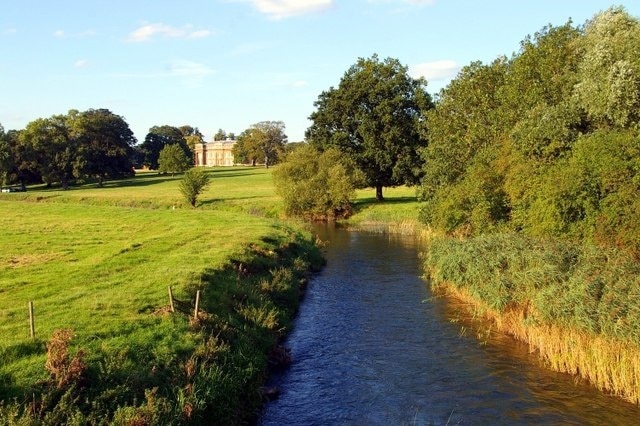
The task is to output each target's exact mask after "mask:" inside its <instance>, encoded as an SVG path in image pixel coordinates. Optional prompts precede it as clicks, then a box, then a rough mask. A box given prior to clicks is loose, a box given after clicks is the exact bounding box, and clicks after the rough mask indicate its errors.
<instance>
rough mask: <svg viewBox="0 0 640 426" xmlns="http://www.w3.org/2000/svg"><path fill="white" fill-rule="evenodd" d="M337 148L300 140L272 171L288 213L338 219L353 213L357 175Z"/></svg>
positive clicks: (315, 218)
mask: <svg viewBox="0 0 640 426" xmlns="http://www.w3.org/2000/svg"><path fill="white" fill-rule="evenodd" d="M353 169H354V167H353V165H352V164H349V160H348V159H347V158H345V157H343V155H342V153H340V151H338V150H337V149H336V148H329V149H327V150H325V151H324V152H320V151H318V150H317V149H316V148H314V147H313V146H311V145H308V144H300V145H299V146H297V147H296V148H295V149H293V150H292V151H291V152H289V154H288V155H287V157H286V159H285V161H284V162H283V163H282V164H280V166H278V168H277V169H276V170H275V171H274V172H273V181H274V184H275V188H276V193H277V194H278V195H280V196H281V197H282V198H283V200H284V205H285V210H286V212H287V214H290V215H295V216H302V217H306V218H309V219H312V220H335V219H340V218H345V217H348V216H349V215H350V214H351V200H352V198H353V196H354V195H355V187H356V183H357V179H358V176H357V174H356V173H355V172H354V170H353Z"/></svg>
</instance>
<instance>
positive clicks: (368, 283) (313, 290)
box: [258, 227, 640, 426]
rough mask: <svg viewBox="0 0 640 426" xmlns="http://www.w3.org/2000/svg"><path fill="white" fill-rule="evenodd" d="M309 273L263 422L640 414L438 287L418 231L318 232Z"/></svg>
mask: <svg viewBox="0 0 640 426" xmlns="http://www.w3.org/2000/svg"><path fill="white" fill-rule="evenodd" d="M318 232H319V233H320V238H321V239H323V240H325V241H328V245H327V247H326V258H327V266H326V267H325V268H324V269H323V271H322V272H321V273H320V274H319V275H317V276H316V277H314V278H313V279H312V280H311V282H310V283H309V287H308V290H307V294H306V296H305V299H304V301H303V303H302V305H301V307H300V311H299V314H298V317H297V319H296V322H295V326H294V329H293V331H292V332H291V334H290V335H289V337H288V339H287V341H286V342H285V346H287V347H289V348H291V355H292V359H293V362H292V364H291V366H290V367H289V368H287V369H286V370H283V371H281V372H276V373H274V374H273V375H272V377H271V380H270V385H272V386H278V387H279V388H280V390H281V394H280V396H279V398H278V399H276V400H274V401H272V402H269V403H268V404H266V406H265V408H264V411H263V413H262V416H261V418H260V419H259V422H258V423H259V424H261V425H265V426H266V425H432V424H435V425H441V424H442V425H444V424H449V425H457V424H474V425H475V424H482V425H484V424H490V425H495V424H509V425H512V424H576V425H585V424H587V425H588V424H593V425H617V424H619V425H633V424H640V409H639V408H638V407H637V406H635V405H632V404H628V403H625V402H623V401H620V400H618V399H616V398H613V397H610V396H607V395H604V394H602V393H601V392H599V391H596V390H594V389H592V388H591V387H589V386H588V385H586V384H584V383H579V382H577V381H576V380H575V379H574V378H572V377H570V376H568V375H565V374H559V373H554V372H550V371H548V370H546V369H545V368H544V367H543V366H542V365H541V363H540V361H538V359H537V358H536V357H535V356H534V355H531V354H529V353H528V350H527V348H526V347H525V346H524V345H523V344H520V343H518V342H515V341H513V340H512V339H510V338H508V337H507V336H504V335H500V334H497V333H491V334H490V335H489V336H487V335H484V334H483V333H481V332H480V333H479V332H477V331H474V330H477V329H478V328H477V327H475V326H474V325H473V324H474V323H473V322H470V321H469V319H468V318H464V317H463V316H461V314H460V313H459V312H460V310H459V309H458V308H459V307H456V306H455V305H454V304H453V303H452V302H451V301H448V300H444V299H442V298H434V297H432V295H431V293H430V291H429V288H428V284H427V283H426V282H425V281H424V280H422V279H421V278H420V261H419V253H418V251H419V250H418V249H419V247H418V245H417V244H416V243H415V242H414V241H413V240H412V239H411V238H402V237H397V236H389V235H380V234H368V233H362V232H347V231H344V230H340V229H335V228H331V227H327V228H322V229H320V230H319V231H318Z"/></svg>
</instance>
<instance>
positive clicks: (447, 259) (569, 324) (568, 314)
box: [425, 236, 640, 404]
mask: <svg viewBox="0 0 640 426" xmlns="http://www.w3.org/2000/svg"><path fill="white" fill-rule="evenodd" d="M474 240H475V241H474ZM515 240H517V242H514V241H515ZM428 246H429V247H430V250H429V251H428V252H427V253H426V254H425V268H426V270H427V271H428V273H429V276H430V278H431V285H432V287H433V288H434V289H435V290H436V291H438V292H440V293H444V294H447V295H449V296H452V297H455V298H457V299H459V300H462V301H463V302H465V303H466V304H468V305H469V306H471V307H472V309H473V310H474V314H475V315H479V316H482V317H483V318H486V319H489V320H490V321H491V322H492V323H493V324H494V326H493V328H494V329H497V330H499V331H501V332H504V333H507V334H510V335H512V336H513V337H515V338H517V339H519V340H521V341H523V342H525V343H527V344H528V345H529V348H530V351H531V352H535V353H538V354H539V356H540V357H541V358H542V359H543V360H544V361H545V362H546V364H547V365H548V366H549V367H550V368H551V369H553V370H556V371H560V372H565V373H570V374H573V375H576V376H578V377H581V378H583V379H586V380H587V381H589V382H590V383H592V384H593V385H594V386H596V387H598V388H599V389H601V390H603V391H605V392H607V393H610V394H612V395H616V396H618V397H621V398H623V399H625V400H628V401H631V402H633V403H636V404H638V403H640V344H638V335H637V332H638V327H637V326H638V324H637V320H638V316H637V314H638V305H640V299H638V298H636V297H635V295H636V293H637V291H638V274H637V272H638V268H639V267H640V265H638V264H637V262H634V261H633V260H632V259H628V260H627V261H623V260H621V259H622V258H621V257H620V256H618V255H615V254H612V253H611V252H606V253H605V252H602V251H597V250H592V249H585V248H580V247H573V248H567V247H568V246H567V245H562V244H560V245H556V244H555V243H554V244H551V245H549V244H548V243H545V244H539V243H535V242H532V241H529V240H525V239H523V238H522V237H517V236H508V237H504V236H502V237H496V236H487V237H479V238H477V239H472V240H471V241H470V240H466V241H461V240H453V239H451V240H445V239H434V240H431V241H430V242H429V243H428ZM623 257H624V256H623Z"/></svg>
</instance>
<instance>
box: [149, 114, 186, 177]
mask: <svg viewBox="0 0 640 426" xmlns="http://www.w3.org/2000/svg"><path fill="white" fill-rule="evenodd" d="M170 144H178V145H179V146H180V147H181V148H182V150H183V151H184V153H185V155H187V156H190V157H191V156H192V152H191V150H190V149H189V146H188V145H187V142H186V140H185V137H184V135H183V133H182V132H181V131H180V129H179V128H177V127H173V126H166V125H165V126H153V127H152V128H150V129H149V133H147V136H146V137H145V138H144V142H143V143H142V144H141V145H140V147H141V148H142V150H143V151H144V153H145V159H144V164H145V165H146V166H147V167H149V168H150V169H154V170H156V169H158V157H159V156H160V151H162V148H164V147H165V146H166V145H170Z"/></svg>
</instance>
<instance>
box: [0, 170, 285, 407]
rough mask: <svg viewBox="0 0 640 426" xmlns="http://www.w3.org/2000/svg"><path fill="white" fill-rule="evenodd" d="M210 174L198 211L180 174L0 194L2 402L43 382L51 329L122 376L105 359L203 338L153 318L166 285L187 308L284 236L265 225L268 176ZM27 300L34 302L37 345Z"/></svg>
mask: <svg viewBox="0 0 640 426" xmlns="http://www.w3.org/2000/svg"><path fill="white" fill-rule="evenodd" d="M211 175H212V183H211V185H210V187H209V189H208V190H207V191H206V192H205V193H204V194H202V196H201V197H200V200H201V206H200V208H198V209H191V208H188V207H186V206H185V203H184V202H183V201H182V199H181V196H180V194H179V192H178V190H177V184H178V181H179V177H174V178H172V177H166V176H158V175H155V174H151V173H146V174H141V175H140V176H137V177H135V178H133V179H129V180H126V181H121V182H112V183H108V184H107V186H106V187H105V188H93V187H92V186H91V185H88V186H85V187H82V188H74V189H71V190H69V191H60V190H56V189H45V188H35V189H32V190H30V191H29V192H27V193H24V194H18V193H13V194H2V195H0V218H1V219H0V227H1V229H2V235H3V238H2V239H0V294H1V295H2V297H0V329H1V330H2V333H1V334H0V399H2V397H3V394H4V396H5V397H7V396H10V395H19V394H20V393H22V392H23V391H24V390H25V389H28V388H30V386H32V385H33V383H34V382H35V381H37V380H42V379H45V378H47V373H46V371H45V370H44V368H43V365H44V362H45V347H44V341H46V340H47V339H48V338H49V337H50V336H51V333H52V332H53V331H54V330H56V329H61V328H71V329H73V331H74V333H75V335H76V337H75V339H74V345H75V346H77V347H82V348H83V349H85V350H88V352H89V356H90V357H92V356H93V357H94V358H101V359H98V360H95V359H94V361H99V363H100V365H101V367H100V368H101V369H102V370H105V369H106V370H108V369H109V368H114V369H115V368H120V366H115V365H114V366H111V367H110V366H109V362H108V361H104V359H103V358H104V356H107V357H112V358H113V359H114V360H112V362H114V363H118V362H125V363H126V362H129V363H135V362H136V360H137V361H141V362H148V361H149V360H151V359H154V360H156V361H158V362H164V361H166V364H170V363H171V362H172V358H173V357H175V354H176V353H187V352H189V351H193V350H194V349H195V348H196V346H197V344H198V343H197V341H196V340H198V339H201V338H200V337H198V336H197V334H194V333H189V332H187V330H188V329H189V324H188V321H187V320H182V319H175V318H167V317H166V316H158V315H152V313H153V311H155V310H157V309H160V308H162V307H164V306H166V305H168V296H167V286H169V285H172V286H173V287H174V291H175V295H176V297H178V298H179V299H183V300H184V299H186V298H187V297H190V296H192V292H191V290H192V289H193V288H194V286H201V285H202V280H203V278H202V277H203V274H204V275H206V274H205V271H211V270H215V269H219V268H220V267H221V266H222V265H223V264H225V263H228V261H229V259H231V258H242V256H243V253H244V251H245V250H246V248H247V247H248V246H249V245H253V246H257V245H264V243H263V241H264V240H270V241H281V242H283V243H284V242H286V241H287V240H290V239H291V238H292V237H291V235H290V231H287V230H286V228H285V227H283V226H282V224H281V223H279V222H277V221H276V220H274V219H269V218H268V217H267V216H273V215H275V214H276V212H277V211H278V210H279V206H278V200H277V199H276V198H275V196H274V194H273V190H272V185H271V178H270V172H269V171H265V170H263V169H252V168H233V169H214V170H212V171H211ZM267 237H268V238H267ZM265 250H266V251H267V252H271V250H272V249H271V248H267V249H265ZM249 293H250V291H248V293H247V294H249ZM247 294H245V295H244V296H242V297H243V298H248V296H247ZM260 297H262V296H260ZM211 299H216V297H211ZM27 301H33V302H34V305H35V316H36V335H37V339H36V340H35V342H32V341H31V340H30V339H29V338H28V334H29V330H28V321H27V318H28V314H27ZM256 306H257V305H256ZM269 306H271V305H269ZM209 308H213V309H215V307H211V306H209ZM234 308H237V306H235V307H229V306H225V307H222V308H221V309H222V310H221V311H220V312H218V313H220V315H222V316H225V315H227V314H226V312H224V309H232V310H233V309H234ZM251 308H252V309H254V307H251ZM255 309H258V308H255ZM274 309H275V308H274ZM256 312H258V311H256ZM229 315H231V314H229ZM225 321H226V320H225ZM229 321H231V320H229ZM281 322H282V321H281ZM194 339H195V340H194ZM98 354H100V355H98ZM105 354H106V355H105ZM109 354H110V355H109ZM143 355H144V356H143ZM118 357H119V358H118ZM116 358H118V359H116ZM149 367H150V366H149ZM132 368H135V366H132Z"/></svg>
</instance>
